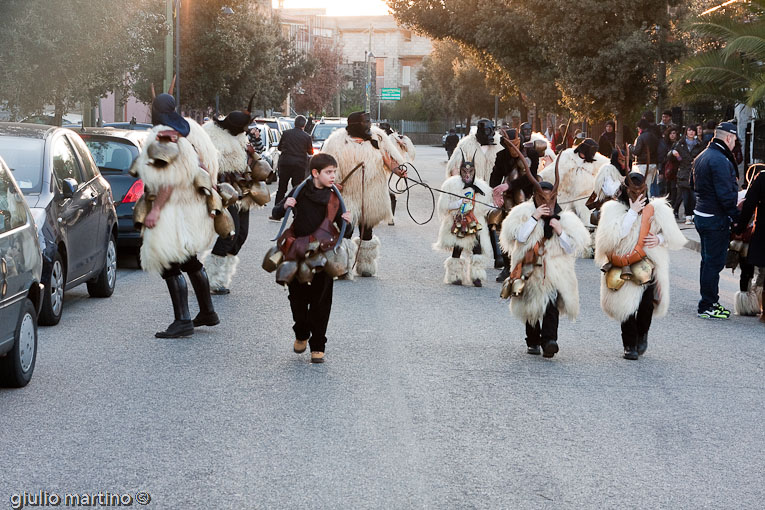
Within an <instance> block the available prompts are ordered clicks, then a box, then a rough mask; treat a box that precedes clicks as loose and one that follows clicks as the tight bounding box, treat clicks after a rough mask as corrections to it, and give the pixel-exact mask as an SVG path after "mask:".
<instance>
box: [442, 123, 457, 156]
mask: <svg viewBox="0 0 765 510" xmlns="http://www.w3.org/2000/svg"><path fill="white" fill-rule="evenodd" d="M459 141H460V137H459V136H457V132H456V131H455V130H454V128H452V129H450V130H449V134H448V135H447V136H446V140H445V141H444V148H445V149H446V159H447V160H449V159H452V153H453V152H454V149H455V148H456V147H457V144H458V143H459Z"/></svg>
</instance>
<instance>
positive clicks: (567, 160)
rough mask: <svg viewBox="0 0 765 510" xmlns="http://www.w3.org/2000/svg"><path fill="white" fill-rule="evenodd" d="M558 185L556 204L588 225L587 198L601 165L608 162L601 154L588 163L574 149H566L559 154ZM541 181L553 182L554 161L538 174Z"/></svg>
mask: <svg viewBox="0 0 765 510" xmlns="http://www.w3.org/2000/svg"><path fill="white" fill-rule="evenodd" d="M558 158H560V166H559V168H558V172H559V174H560V185H559V187H558V204H560V207H561V209H563V210H564V211H574V212H575V213H576V215H577V216H579V219H580V220H582V223H584V224H585V225H590V210H589V209H587V205H586V204H587V198H588V197H589V196H590V194H591V193H592V190H593V188H594V187H595V176H596V175H597V174H598V170H600V168H601V167H602V166H603V165H606V164H608V163H610V160H609V159H608V158H607V157H605V156H604V155H602V154H595V161H593V162H591V163H588V162H586V161H585V160H583V159H582V158H580V157H579V155H578V154H576V153H575V152H574V149H573V148H572V149H566V150H564V151H563V152H561V153H560V154H558ZM539 176H540V177H541V179H542V180H543V181H547V182H553V181H555V161H553V162H552V163H550V164H549V165H546V166H545V168H544V170H542V171H541V172H539Z"/></svg>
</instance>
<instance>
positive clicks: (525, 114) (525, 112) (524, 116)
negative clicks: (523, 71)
mask: <svg viewBox="0 0 765 510" xmlns="http://www.w3.org/2000/svg"><path fill="white" fill-rule="evenodd" d="M518 110H519V111H520V112H521V124H523V123H524V122H528V121H529V108H528V106H526V103H525V102H524V101H523V95H521V93H520V92H518Z"/></svg>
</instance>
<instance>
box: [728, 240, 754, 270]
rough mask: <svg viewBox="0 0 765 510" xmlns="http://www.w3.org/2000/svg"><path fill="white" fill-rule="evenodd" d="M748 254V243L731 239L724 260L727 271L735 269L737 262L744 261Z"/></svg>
mask: <svg viewBox="0 0 765 510" xmlns="http://www.w3.org/2000/svg"><path fill="white" fill-rule="evenodd" d="M748 254H749V243H747V242H744V241H742V240H741V239H733V240H732V241H731V242H730V245H728V255H727V257H726V259H725V267H727V268H728V269H736V268H737V267H738V265H739V262H740V261H741V260H743V259H746V256H747V255H748Z"/></svg>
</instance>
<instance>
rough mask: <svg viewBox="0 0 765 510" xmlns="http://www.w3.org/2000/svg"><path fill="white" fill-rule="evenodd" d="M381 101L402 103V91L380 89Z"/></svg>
mask: <svg viewBox="0 0 765 510" xmlns="http://www.w3.org/2000/svg"><path fill="white" fill-rule="evenodd" d="M380 99H382V100H383V101H400V100H401V89H380Z"/></svg>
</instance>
